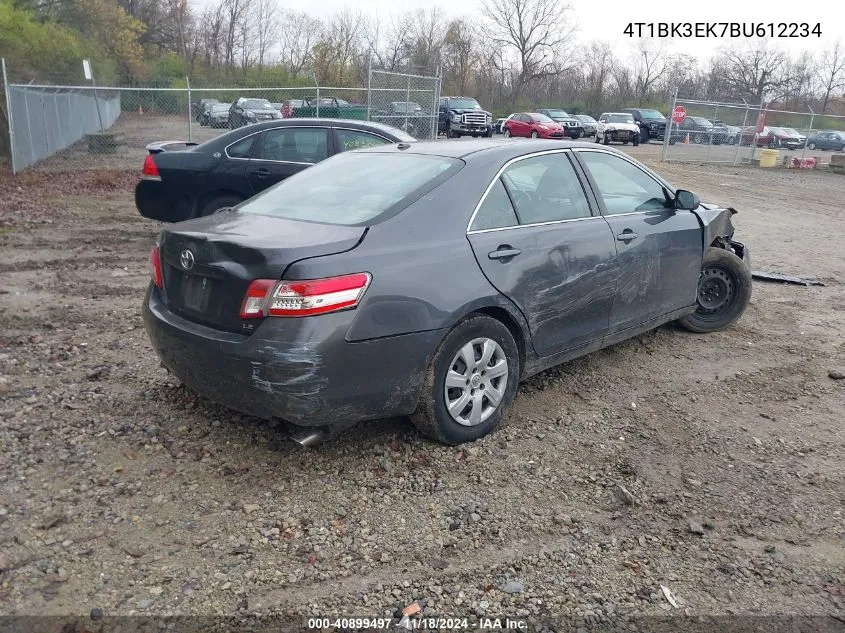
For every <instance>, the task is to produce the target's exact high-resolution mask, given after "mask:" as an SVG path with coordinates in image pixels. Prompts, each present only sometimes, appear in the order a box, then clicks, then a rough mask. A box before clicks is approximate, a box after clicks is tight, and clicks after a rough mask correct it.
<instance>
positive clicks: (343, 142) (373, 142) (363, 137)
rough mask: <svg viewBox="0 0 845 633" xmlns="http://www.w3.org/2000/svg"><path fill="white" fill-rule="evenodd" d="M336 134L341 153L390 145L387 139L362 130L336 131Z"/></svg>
mask: <svg viewBox="0 0 845 633" xmlns="http://www.w3.org/2000/svg"><path fill="white" fill-rule="evenodd" d="M335 134H336V135H337V142H338V145H339V146H340V151H341V152H347V151H349V150H353V149H362V148H364V147H377V146H379V145H387V144H388V143H390V141H388V140H387V139H384V138H382V137H380V136H376V135H375V134H370V133H369V132H362V131H360V130H335Z"/></svg>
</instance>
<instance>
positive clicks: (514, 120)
mask: <svg viewBox="0 0 845 633" xmlns="http://www.w3.org/2000/svg"><path fill="white" fill-rule="evenodd" d="M502 127H503V128H504V129H503V132H502V133H503V134H504V135H505V136H507V137H511V136H525V137H531V138H565V137H566V130H564V129H563V126H562V125H560V124H559V123H555V122H554V121H552V120H551V119H550V118H549V117H547V116H546V115H545V114H539V113H538V112H517V113H516V114H512V115H511V117H510V118H509V119H508V120H507V121H505V123H504V125H503V126H502Z"/></svg>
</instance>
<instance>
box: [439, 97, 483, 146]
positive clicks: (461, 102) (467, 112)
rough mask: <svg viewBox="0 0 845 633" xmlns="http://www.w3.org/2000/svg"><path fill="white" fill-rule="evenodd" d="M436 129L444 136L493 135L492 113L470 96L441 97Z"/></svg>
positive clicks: (475, 136)
mask: <svg viewBox="0 0 845 633" xmlns="http://www.w3.org/2000/svg"><path fill="white" fill-rule="evenodd" d="M437 131H438V132H439V133H441V134H445V135H446V138H460V137H461V136H472V137H474V138H477V137H479V136H487V137H490V136H493V115H492V114H491V113H490V112H488V111H487V110H484V109H483V108H482V107H481V105H480V104H479V103H478V101H476V100H475V99H474V98H472V97H441V98H440V104H439V114H438V119H437Z"/></svg>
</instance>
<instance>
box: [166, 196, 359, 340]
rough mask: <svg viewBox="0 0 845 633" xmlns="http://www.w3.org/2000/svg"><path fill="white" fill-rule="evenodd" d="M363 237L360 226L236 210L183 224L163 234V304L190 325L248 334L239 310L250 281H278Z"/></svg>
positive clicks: (352, 245) (350, 246)
mask: <svg viewBox="0 0 845 633" xmlns="http://www.w3.org/2000/svg"><path fill="white" fill-rule="evenodd" d="M365 233H366V227H360V226H359V227H352V226H340V225H331V224H314V223H310V222H301V221H296V220H286V219H283V218H274V217H270V216H265V215H259V214H253V213H237V212H223V213H218V214H214V215H211V216H207V217H203V218H198V219H196V220H189V221H188V222H182V223H180V224H178V225H177V226H173V227H172V228H166V229H164V231H163V232H162V235H161V241H160V249H161V267H162V277H163V282H164V295H165V301H166V302H167V305H168V306H169V307H170V309H172V310H173V311H174V312H176V313H178V314H179V315H181V316H183V317H184V318H187V319H189V320H191V321H195V322H197V323H202V324H204V325H207V326H209V327H214V328H217V329H221V330H226V331H230V332H245V333H247V332H249V331H251V329H250V328H244V327H243V325H244V321H242V320H241V318H240V310H241V304H242V302H243V300H244V296H245V295H246V291H247V288H248V287H249V284H250V282H252V281H253V280H254V279H281V277H282V274H283V273H284V271H285V269H287V267H288V266H289V265H290V264H292V263H294V262H296V261H298V260H301V259H306V258H309V257H321V256H325V255H334V254H337V253H342V252H344V251H348V250H351V249H353V248H355V246H357V245H358V243H359V242H360V241H361V238H362V237H363V236H364V234H365ZM248 325H252V324H248Z"/></svg>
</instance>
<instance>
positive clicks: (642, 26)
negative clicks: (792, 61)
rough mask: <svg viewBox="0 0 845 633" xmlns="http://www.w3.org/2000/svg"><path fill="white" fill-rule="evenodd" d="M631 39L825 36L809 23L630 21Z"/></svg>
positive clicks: (629, 32) (818, 27)
mask: <svg viewBox="0 0 845 633" xmlns="http://www.w3.org/2000/svg"><path fill="white" fill-rule="evenodd" d="M622 34H623V35H627V36H628V37H658V38H673V37H679V38H697V39H698V38H723V37H730V38H737V37H774V38H801V37H821V36H822V25H821V24H820V23H818V22H817V23H816V24H808V23H807V22H629V23H628V25H627V26H626V27H625V28H624V30H623V31H622Z"/></svg>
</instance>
